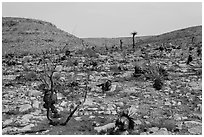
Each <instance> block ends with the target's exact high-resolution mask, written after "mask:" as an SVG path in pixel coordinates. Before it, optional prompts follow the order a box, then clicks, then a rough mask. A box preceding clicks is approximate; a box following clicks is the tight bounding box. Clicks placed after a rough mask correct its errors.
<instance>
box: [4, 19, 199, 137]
mask: <svg viewBox="0 0 204 137" xmlns="http://www.w3.org/2000/svg"><path fill="white" fill-rule="evenodd" d="M45 24H46V25H45ZM20 26H25V27H24V29H21V27H20ZM200 28H201V27H192V28H187V29H184V30H178V31H174V32H172V33H167V34H162V35H159V36H152V37H150V36H148V37H139V38H138V37H136V38H135V35H137V33H136V32H133V33H134V34H132V35H133V37H129V38H121V37H120V38H113V39H108V38H104V39H97V38H96V39H95V40H96V41H95V43H97V42H98V41H99V43H101V45H103V46H101V47H100V46H99V45H100V44H91V43H90V39H89V42H87V41H86V40H87V39H83V40H81V39H79V38H77V37H75V36H72V35H70V34H68V33H65V32H63V31H61V30H59V29H57V28H56V27H55V26H54V25H52V24H51V23H47V22H43V21H38V20H31V19H21V18H3V28H2V35H3V38H2V41H3V45H2V50H3V53H4V54H3V56H2V134H12V135H14V134H35V135H36V134H40V135H41V134H47V135H51V134H55V135H56V134H63V135H67V134H68V135H69V134H103V135H104V134H111V135H116V134H117V135H140V134H141V135H142V134H148V135H149V134H150V135H151V134H160V135H161V134H165V135H183V134H190V135H192V134H201V133H202V132H201V130H200V129H202V59H201V57H200V56H201V54H202V40H201V38H202V37H201V33H200V32H201V31H200ZM47 30H49V31H47ZM44 32H46V33H44ZM13 33H16V34H18V35H16V36H15V37H14V36H13ZM42 34H43V35H42ZM56 34H57V35H56ZM33 35H35V38H36V39H32V38H31V37H32V36H33ZM21 36H24V39H22V37H21ZM192 36H194V37H195V38H193V39H192ZM135 39H136V40H137V41H138V39H141V42H138V43H137V49H138V50H137V51H134V52H132V49H135V41H134V40H135ZM92 40H93V39H92ZM191 42H192V43H191ZM104 43H105V45H106V47H105V46H104ZM188 43H191V46H192V49H189V46H186V45H188ZM14 45H18V46H16V47H15V46H14ZM132 45H133V47H132ZM93 47H94V48H93ZM117 48H120V49H121V50H118V49H117ZM8 49H9V50H8ZM34 49H35V50H34ZM14 51H15V52H14ZM36 51H38V52H36ZM189 51H190V52H189ZM161 52H162V56H161V55H160V54H161ZM191 58H192V59H191ZM186 64H190V65H186ZM103 93H106V94H103ZM51 125H52V126H51Z"/></svg>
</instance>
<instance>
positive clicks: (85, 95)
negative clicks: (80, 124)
mask: <svg viewBox="0 0 204 137" xmlns="http://www.w3.org/2000/svg"><path fill="white" fill-rule="evenodd" d="M89 76H90V74H89V73H87V78H86V89H85V90H84V93H83V96H84V99H83V101H82V102H80V103H79V104H78V105H77V106H76V107H75V108H74V109H73V110H72V111H71V113H70V114H69V116H68V117H67V119H66V121H65V122H63V123H61V124H60V125H62V126H65V125H66V124H67V123H68V122H69V120H70V119H71V117H72V116H73V114H74V113H75V112H76V110H77V109H78V108H79V107H80V105H83V104H84V102H85V101H86V97H87V92H88V90H89V88H88V80H89Z"/></svg>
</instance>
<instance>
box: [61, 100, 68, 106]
mask: <svg viewBox="0 0 204 137" xmlns="http://www.w3.org/2000/svg"><path fill="white" fill-rule="evenodd" d="M67 104H68V103H67V102H65V101H64V100H63V101H62V103H61V104H60V105H61V106H62V107H65V106H66V105H67Z"/></svg>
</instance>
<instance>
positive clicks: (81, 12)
mask: <svg viewBox="0 0 204 137" xmlns="http://www.w3.org/2000/svg"><path fill="white" fill-rule="evenodd" d="M2 16H3V17H25V18H33V19H40V20H44V21H47V22H51V23H53V24H54V25H56V26H57V27H58V28H60V29H62V30H64V31H66V32H68V33H71V34H73V35H75V36H77V37H80V38H88V37H109V38H114V37H123V36H131V32H133V31H136V32H138V36H145V35H158V34H162V33H165V32H170V31H173V30H177V29H181V28H186V27H191V26H197V25H202V3H201V2H164V3H161V2H144V3H142V2H112V3H110V2H107V3H106V2H96V3H93V2H92V3H91V2H84V3H83V2H76V3H74V2H28V3H26V2H16V3H14V2H3V4H2Z"/></svg>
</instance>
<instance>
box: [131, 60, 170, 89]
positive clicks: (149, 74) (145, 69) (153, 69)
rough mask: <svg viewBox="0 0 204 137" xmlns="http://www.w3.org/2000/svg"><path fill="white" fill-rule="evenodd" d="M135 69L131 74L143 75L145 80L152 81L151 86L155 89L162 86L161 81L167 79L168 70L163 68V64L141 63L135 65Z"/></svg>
mask: <svg viewBox="0 0 204 137" xmlns="http://www.w3.org/2000/svg"><path fill="white" fill-rule="evenodd" d="M134 69H135V71H134V73H133V76H135V77H138V76H145V78H146V80H151V81H153V83H154V84H153V87H154V88H155V89H156V90H160V89H161V88H162V86H163V83H164V82H163V81H164V80H165V79H168V72H167V70H165V69H164V67H163V66H161V65H158V64H151V63H147V64H142V65H135V68H134Z"/></svg>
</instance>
